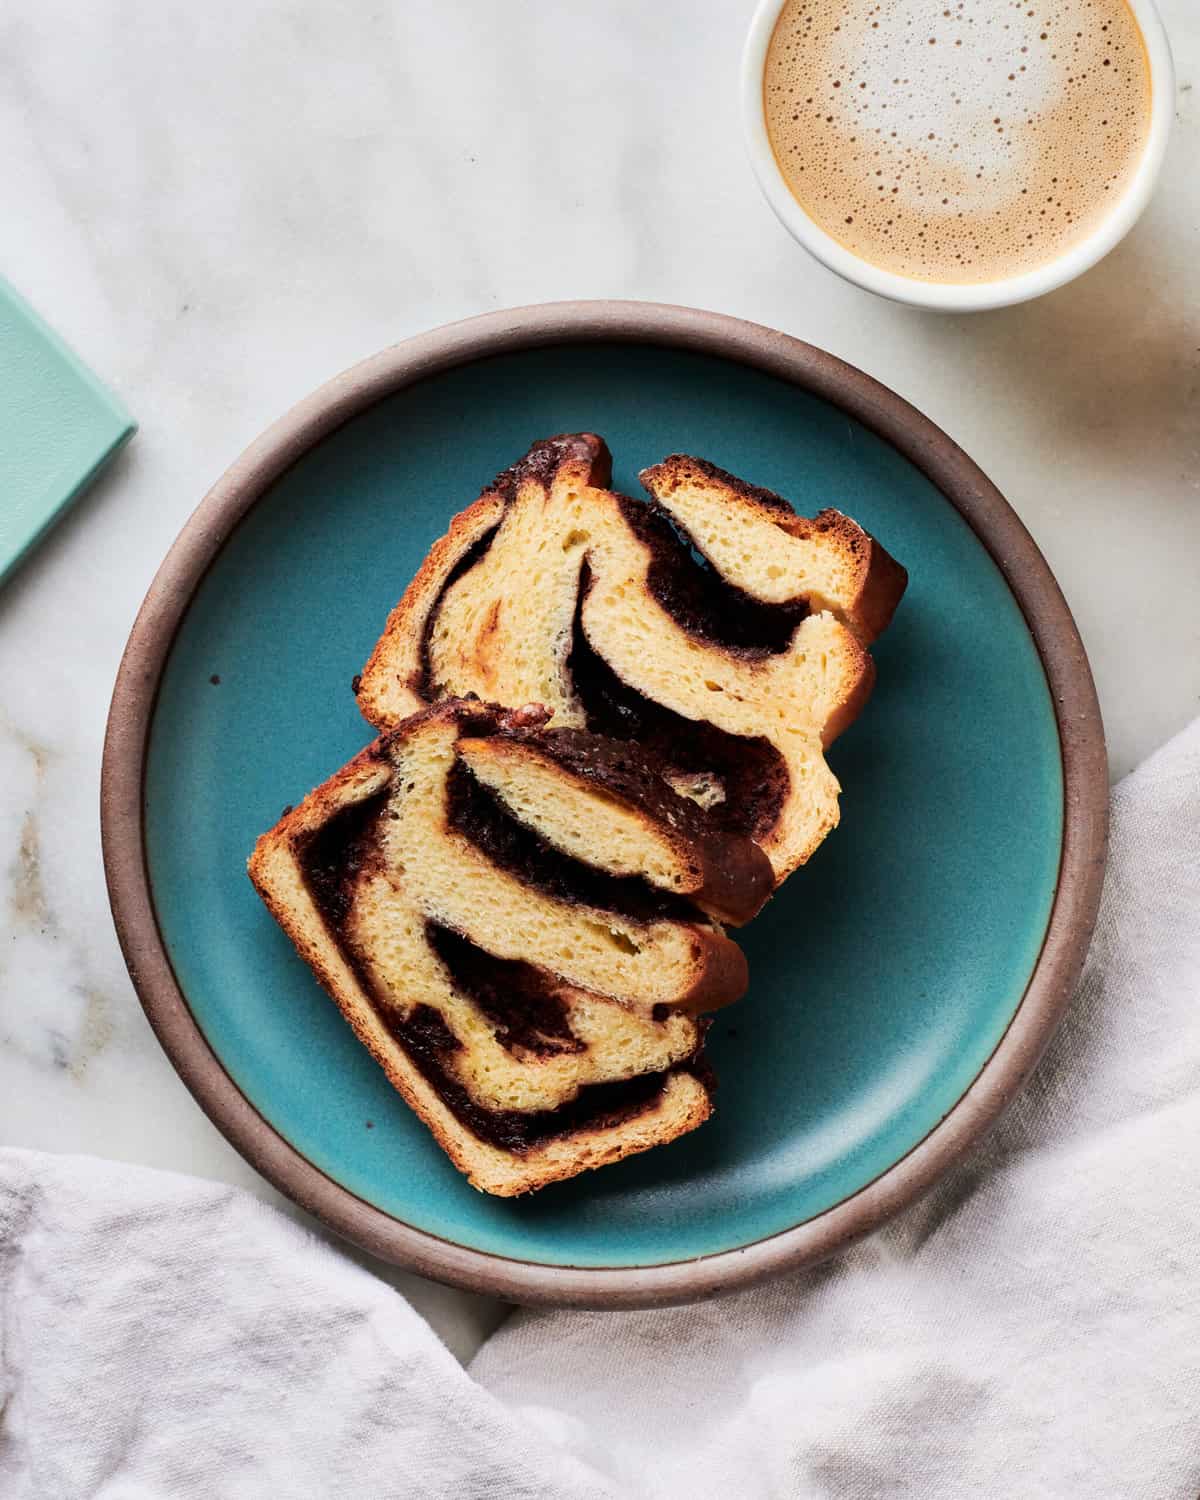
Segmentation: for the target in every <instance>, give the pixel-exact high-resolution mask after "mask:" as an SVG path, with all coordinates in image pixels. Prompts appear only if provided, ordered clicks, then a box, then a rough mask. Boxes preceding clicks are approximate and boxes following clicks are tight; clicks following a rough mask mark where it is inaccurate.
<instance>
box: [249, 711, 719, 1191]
mask: <svg viewBox="0 0 1200 1500" xmlns="http://www.w3.org/2000/svg"><path fill="white" fill-rule="evenodd" d="M502 717H506V718H508V719H509V720H511V721H513V722H516V723H518V724H522V725H527V724H528V722H529V718H528V713H527V714H526V715H525V716H522V715H521V714H515V715H511V716H502ZM486 718H487V715H486V711H485V710H484V709H483V708H482V706H481V705H478V704H462V703H455V702H443V703H441V704H437V705H434V706H432V707H430V708H427V709H424V710H422V711H420V712H419V713H417V714H416V715H413V716H412V717H411V718H410V719H409V720H408V721H406V723H405V724H402V725H401V726H399V727H398V729H397V730H396V731H394V732H393V733H391V734H389V735H387V736H383V737H381V738H380V739H379V740H377V741H376V742H375V743H374V744H372V745H370V746H368V747H367V748H366V749H364V750H363V751H360V752H359V754H358V755H356V756H355V757H354V758H353V759H352V760H351V761H350V762H349V763H348V764H347V765H345V766H344V767H342V769H341V770H340V771H338V772H336V773H335V774H334V775H333V776H332V777H330V778H329V780H328V781H326V782H324V783H323V784H322V785H321V786H319V787H317V788H316V789H315V790H314V791H312V792H310V793H309V794H308V796H306V797H305V798H304V799H303V800H302V801H301V802H300V803H299V804H298V805H297V806H296V807H295V808H293V809H291V810H289V811H288V812H287V813H285V814H284V816H283V817H282V818H281V819H280V820H279V822H278V823H277V824H276V825H275V826H274V827H273V828H272V829H271V830H269V831H268V832H267V833H265V834H264V835H263V836H262V837H261V838H260V839H259V840H258V843H257V844H256V846H255V849H254V853H253V854H252V856H251V858H250V861H249V874H250V878H251V880H252V881H253V883H254V885H255V887H256V889H257V890H258V892H259V894H260V895H261V897H262V899H263V901H264V902H265V904H266V906H267V908H268V909H269V910H270V912H271V914H272V915H273V916H274V917H275V919H276V921H278V922H279V924H280V926H281V927H282V928H283V929H284V931H285V932H286V933H287V934H288V936H289V937H290V938H291V940H292V942H293V943H294V945H295V947H296V949H297V951H298V953H299V954H300V956H301V957H302V958H303V959H304V960H305V962H306V963H308V965H309V967H310V968H311V969H312V971H313V973H314V974H315V975H316V977H317V978H318V980H319V981H320V983H321V984H322V986H323V987H324V988H325V989H326V991H327V992H328V993H329V994H330V995H331V997H332V998H333V999H334V1001H335V1002H336V1003H337V1005H338V1007H339V1009H340V1010H341V1011H342V1013H343V1015H344V1016H345V1017H346V1019H347V1021H348V1022H349V1023H350V1025H351V1027H352V1028H353V1030H354V1032H355V1035H356V1036H357V1037H358V1039H359V1040H360V1041H361V1042H362V1044H363V1045H364V1046H365V1047H366V1048H367V1050H368V1051H369V1052H370V1053H371V1055H372V1056H373V1057H374V1058H375V1059H376V1061H377V1062H378V1063H379V1064H380V1066H381V1067H382V1068H383V1069H384V1071H385V1073H386V1074H387V1076H388V1078H389V1080H390V1081H391V1082H392V1084H393V1086H394V1087H395V1088H396V1089H397V1090H398V1092H399V1093H400V1094H401V1095H402V1096H403V1097H404V1099H405V1100H406V1102H407V1103H408V1104H409V1105H410V1106H411V1108H412V1109H413V1110H414V1111H415V1112H416V1114H417V1115H418V1116H419V1117H420V1118H421V1119H422V1121H423V1122H424V1123H425V1124H426V1125H427V1127H428V1128H429V1129H430V1131H431V1132H432V1133H433V1135H434V1136H435V1138H436V1139H437V1140H438V1142H439V1144H440V1145H441V1146H442V1148H443V1150H445V1152H446V1153H447V1155H448V1156H449V1157H450V1159H451V1160H452V1161H453V1162H454V1164H455V1165H456V1166H457V1167H458V1168H459V1169H460V1170H461V1171H463V1172H464V1173H466V1175H467V1176H468V1177H469V1179H470V1180H471V1182H472V1183H473V1184H474V1185H475V1186H476V1187H478V1188H480V1189H482V1190H484V1191H487V1192H490V1193H495V1194H499V1195H501V1196H511V1195H514V1194H518V1193H524V1192H530V1191H533V1190H534V1189H536V1188H539V1187H541V1186H544V1185H545V1184H547V1183H549V1182H553V1181H558V1180H561V1179H563V1178H566V1177H571V1176H574V1175H576V1174H577V1173H578V1172H580V1171H584V1170H587V1169H590V1168H592V1167H596V1166H602V1165H604V1164H606V1163H608V1162H612V1161H616V1160H619V1159H621V1158H622V1157H624V1156H627V1155H630V1154H632V1153H634V1152H638V1151H643V1150H646V1149H649V1148H650V1147H651V1146H654V1145H659V1144H663V1143H664V1142H666V1141H669V1140H672V1139H675V1138H676V1137H677V1136H678V1135H680V1134H683V1133H684V1132H685V1131H688V1130H691V1129H694V1128H695V1127H696V1126H697V1125H699V1124H701V1123H703V1121H704V1120H705V1119H707V1118H708V1116H709V1114H710V1113H711V1109H712V1105H711V1098H710V1092H711V1090H710V1085H709V1083H708V1082H707V1080H706V1079H705V1078H704V1076H703V1070H702V1069H701V1070H700V1072H699V1073H697V1071H696V1069H695V1068H694V1067H693V1066H692V1064H691V1062H690V1061H689V1062H685V1063H681V1064H679V1065H676V1066H671V1067H669V1068H668V1069H667V1070H666V1071H665V1072H664V1074H663V1075H662V1085H661V1089H660V1090H659V1092H658V1093H657V1095H656V1096H655V1097H654V1098H652V1099H651V1100H650V1101H649V1102H648V1103H641V1104H638V1105H637V1106H636V1107H634V1108H631V1110H630V1112H629V1114H628V1115H627V1116H626V1117H622V1118H619V1119H615V1120H611V1121H605V1122H603V1123H600V1124H596V1125H592V1124H585V1125H583V1126H582V1127H580V1128H575V1129H571V1130H569V1131H564V1132H562V1133H560V1134H557V1135H554V1136H552V1137H550V1138H548V1139H545V1140H541V1141H536V1142H535V1143H534V1144H533V1145H531V1146H529V1147H527V1148H524V1149H521V1150H508V1149H504V1148H501V1147H499V1146H497V1145H494V1144H493V1143H492V1142H490V1141H488V1140H485V1139H482V1138H480V1137H479V1136H476V1135H475V1134H473V1133H472V1131H471V1130H470V1129H468V1128H467V1127H466V1126H465V1125H464V1124H463V1122H462V1121H461V1120H460V1119H459V1118H457V1117H456V1115H455V1113H454V1112H453V1110H452V1109H451V1108H450V1107H449V1106H448V1105H447V1103H446V1101H445V1099H444V1098H443V1097H442V1096H441V1095H440V1094H439V1092H438V1090H437V1088H435V1087H434V1086H433V1085H432V1084H431V1083H430V1081H429V1079H428V1078H427V1077H426V1076H425V1075H424V1074H423V1073H422V1071H421V1069H420V1068H419V1067H418V1066H417V1065H416V1064H415V1063H414V1061H413V1060H412V1059H411V1058H410V1057H409V1055H408V1054H407V1052H406V1050H405V1048H404V1047H403V1046H401V1045H400V1044H399V1043H398V1041H397V1040H396V1038H395V1037H394V1036H393V1035H392V1034H391V1033H390V1032H389V1030H388V1029H387V1028H386V1027H385V1025H384V1024H383V1022H382V1020H381V1017H380V1014H379V1011H378V1007H377V1004H376V1002H375V1001H373V999H372V997H371V996H370V995H369V994H368V993H367V991H366V990H365V989H364V986H363V982H362V980H361V978H360V975H359V973H358V972H357V971H356V968H355V967H354V966H353V965H352V964H351V963H350V962H349V961H348V959H347V956H346V954H345V953H344V952H343V951H342V949H341V947H340V945H339V941H338V938H337V936H336V934H335V933H334V932H333V930H332V929H331V928H330V926H329V922H328V920H327V918H326V916H325V915H324V914H323V912H322V911H321V909H320V908H319V907H318V905H317V903H316V901H315V900H314V897H313V895H312V892H311V891H310V890H309V889H308V887H307V885H306V883H305V880H304V876H303V867H302V855H303V850H304V849H305V848H306V846H307V844H308V842H309V841H310V839H311V838H312V837H313V836H314V835H315V834H316V833H317V832H318V831H320V830H321V829H322V828H323V827H325V826H326V825H328V824H329V823H330V821H331V820H332V819H333V818H334V817H336V816H337V815H338V814H339V813H340V812H343V811H344V810H345V809H346V808H347V807H348V806H352V805H355V804H358V803H363V802H366V801H369V800H370V799H372V798H374V797H376V796H377V794H379V793H380V792H382V791H384V790H385V789H387V788H388V787H389V786H390V785H391V783H392V780H393V776H394V773H395V768H394V766H393V763H392V760H391V751H392V749H393V747H394V745H395V743H396V742H397V741H398V740H405V739H407V737H408V736H410V735H412V734H414V733H415V732H416V731H418V730H419V729H420V727H421V726H423V725H431V724H432V725H437V724H450V723H453V724H455V725H462V724H464V722H465V723H468V724H469V725H470V726H471V730H472V732H473V733H479V732H480V724H481V721H482V722H483V723H484V724H486ZM693 936H694V940H695V948H696V964H695V971H694V972H695V979H694V982H693V984H692V986H691V988H690V989H689V990H688V991H687V992H686V993H685V994H683V995H681V996H680V997H679V1004H680V1005H681V1006H683V1007H689V1008H690V1007H694V1008H695V1009H696V1010H697V1011H699V1010H702V1009H706V1008H708V1005H709V1001H710V1000H712V1001H714V1002H719V1003H724V1002H725V1001H727V1000H728V999H729V998H732V996H733V994H734V993H735V992H737V993H740V992H741V990H743V989H744V987H745V980H746V976H745V961H744V959H743V957H742V955H741V953H740V950H738V949H737V948H736V947H735V946H734V945H733V944H732V943H730V942H729V940H728V939H726V938H723V937H722V936H721V935H720V934H719V933H717V932H715V931H712V930H709V929H705V928H703V927H702V926H698V927H696V929H695V931H694V934H693ZM700 1034H702V1031H701V1033H700ZM690 1045H694V1046H698V1041H696V1042H695V1043H693V1044H690Z"/></svg>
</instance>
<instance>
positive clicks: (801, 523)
mask: <svg viewBox="0 0 1200 1500" xmlns="http://www.w3.org/2000/svg"><path fill="white" fill-rule="evenodd" d="M610 476H611V462H610V459H609V454H608V450H607V449H606V447H605V445H604V443H603V442H602V441H601V440H600V439H599V438H598V437H595V436H593V435H591V434H588V433H582V434H575V435H564V436H562V437H556V438H551V439H549V440H547V441H546V442H541V443H536V444H535V445H534V446H533V448H531V449H530V451H529V452H528V453H527V454H526V456H525V457H524V458H523V459H521V460H520V462H519V463H517V464H515V465H514V466H513V467H512V468H511V469H508V470H506V471H505V472H504V473H503V474H501V475H500V477H499V478H498V479H497V480H496V481H495V482H494V483H493V484H492V485H491V487H490V488H489V489H487V490H486V491H485V492H484V493H483V495H481V496H480V498H479V499H478V500H477V501H476V502H475V503H474V504H473V505H471V506H469V507H468V508H467V509H466V510H465V511H463V512H462V513H461V514H460V515H458V516H457V517H456V518H455V519H454V521H453V522H452V523H451V526H450V530H449V532H448V533H447V534H446V536H444V537H443V538H442V539H441V540H440V541H438V542H436V543H435V544H434V546H433V548H432V550H431V552H430V554H429V556H428V558H427V559H426V561H425V564H424V566H423V567H422V568H421V570H420V572H419V573H418V574H417V576H416V578H415V579H414V580H413V582H412V584H411V585H410V586H409V588H408V590H407V592H406V593H405V595H404V597H403V598H402V599H401V601H400V603H399V605H398V606H397V607H396V609H395V610H394V611H393V613H392V616H391V618H390V619H389V621H388V624H387V628H386V630H385V631H384V634H383V636H382V637H381V639H380V641H379V642H378V644H377V645H376V647H375V650H374V652H373V654H372V656H371V659H370V660H369V662H368V663H367V665H366V667H365V668H364V670H363V672H362V675H361V677H360V678H359V679H358V682H357V692H358V700H359V705H360V707H361V708H362V710H363V712H364V714H365V715H366V717H367V718H368V719H369V720H370V721H371V722H372V723H373V724H375V725H377V726H378V727H379V728H387V727H388V726H390V725H392V724H395V723H397V722H398V721H399V720H400V719H402V718H403V717H404V716H405V715H406V714H410V713H412V712H413V711H414V710H415V709H417V708H419V707H420V706H421V705H422V704H425V703H429V702H433V701H435V700H436V699H437V698H438V697H439V696H441V695H443V694H460V695H461V694H467V693H476V694H478V695H479V696H480V697H482V698H487V699H490V700H493V701H495V702H500V703H505V704H521V703H526V702H539V703H543V704H545V705H546V706H547V707H548V708H549V709H550V710H551V711H552V714H553V720H552V722H553V724H554V725H556V726H563V727H573V728H580V729H587V730H591V731H594V732H599V733H603V734H606V735H609V736H613V737H615V738H619V739H624V740H630V741H636V742H637V743H638V744H639V746H641V747H643V748H646V749H649V750H650V751H652V752H653V753H654V755H655V756H656V757H658V758H659V759H660V760H662V761H664V762H665V763H666V766H667V768H668V769H667V772H666V774H667V777H668V779H669V780H670V782H671V784H672V786H674V787H675V788H676V789H677V790H679V791H681V792H683V793H685V794H686V795H687V796H688V797H690V798H692V799H694V800H695V801H696V802H698V803H700V804H701V805H702V806H704V807H706V808H708V809H710V810H711V811H712V813H713V815H714V817H715V818H716V819H717V820H718V822H719V823H720V824H721V826H724V827H725V828H727V829H729V830H731V831H737V832H739V833H743V834H747V835H749V836H751V837H752V838H754V839H755V840H757V841H758V843H759V844H761V846H762V847H763V848H764V849H765V850H766V852H767V854H768V856H769V857H770V860H771V863H772V866H773V869H774V872H775V878H776V881H781V880H783V879H784V877H785V876H787V875H788V874H789V873H790V872H791V871H792V870H793V869H795V868H796V866H797V865H799V864H802V863H803V862H804V861H805V860H806V859H808V857H809V856H810V855H811V854H812V852H813V850H814V849H815V848H816V847H817V845H818V844H819V843H820V842H821V840H822V839H823V838H824V837H825V835H826V834H827V833H828V832H829V830H830V829H831V828H833V827H834V826H835V825H836V823H837V820H838V793H839V790H840V788H839V786H838V783H837V780H836V779H835V777H834V775H833V773H832V772H831V771H830V769H829V767H828V766H827V765H826V762H825V756H824V750H825V747H826V746H827V745H828V744H829V743H830V742H831V741H832V740H833V739H834V738H835V737H836V735H837V734H839V733H840V732H841V730H842V729H844V728H845V727H846V726H847V725H848V724H849V723H850V722H851V721H852V720H853V719H854V718H855V716H856V715H857V714H858V712H859V711H860V709H861V708H862V706H863V704H864V703H865V701H866V699H867V696H868V694H869V693H870V690H871V685H872V682H873V678H874V668H873V664H872V662H871V658H870V656H869V655H868V654H867V651H866V646H867V644H868V643H869V642H870V641H871V640H872V639H874V637H875V636H876V635H877V634H878V633H879V632H880V631H881V630H882V629H883V628H884V627H885V626H886V625H887V623H888V621H889V620H890V619H891V616H892V612H893V610H894V609H895V607H896V604H897V602H898V601H899V598H900V595H901V594H902V593H903V590H904V586H905V582H906V575H905V572H904V569H903V568H901V567H900V566H899V564H898V563H896V562H894V561H893V559H892V558H891V557H889V556H888V554H887V553H886V552H885V551H884V550H883V548H882V547H881V546H880V545H879V544H878V542H876V541H874V540H873V538H871V537H870V536H869V535H868V534H867V533H866V532H865V531H863V530H862V528H861V527H859V526H858V525H856V524H855V522H853V521H851V520H849V519H848V518H847V517H846V516H843V515H841V514H840V513H839V512H837V511H832V510H826V511H822V512H821V514H820V515H818V516H817V517H816V518H815V519H814V520H806V519H804V518H803V517H801V516H797V515H795V514H794V512H793V511H792V509H791V507H790V506H789V505H788V504H787V503H786V501H784V500H781V499H780V498H779V496H777V495H774V494H772V493H770V492H769V491H767V490H760V489H755V488H753V487H752V486H750V485H747V484H744V483H742V481H741V480H738V479H735V478H734V477H733V476H732V475H729V474H726V473H724V472H723V471H722V470H720V469H716V468H714V467H713V466H712V465H710V464H707V463H704V462H702V461H701V460H699V459H694V458H685V457H679V456H677V457H674V458H669V459H667V460H665V461H664V462H663V463H661V464H658V465H656V466H655V467H653V468H651V469H647V470H646V471H645V472H644V474H643V475H642V479H643V483H644V484H645V486H646V489H647V490H648V492H649V494H650V503H649V504H647V503H646V502H644V501H638V500H631V499H628V498H626V497H625V496H622V495H618V494H614V493H613V492H612V491H610V490H609V489H608V488H606V486H607V485H608V483H609V480H610Z"/></svg>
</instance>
